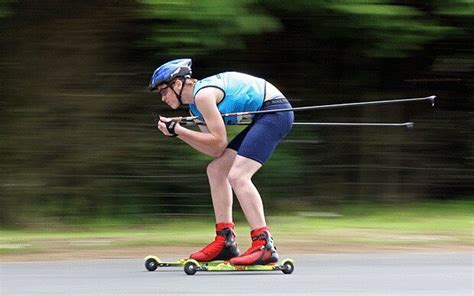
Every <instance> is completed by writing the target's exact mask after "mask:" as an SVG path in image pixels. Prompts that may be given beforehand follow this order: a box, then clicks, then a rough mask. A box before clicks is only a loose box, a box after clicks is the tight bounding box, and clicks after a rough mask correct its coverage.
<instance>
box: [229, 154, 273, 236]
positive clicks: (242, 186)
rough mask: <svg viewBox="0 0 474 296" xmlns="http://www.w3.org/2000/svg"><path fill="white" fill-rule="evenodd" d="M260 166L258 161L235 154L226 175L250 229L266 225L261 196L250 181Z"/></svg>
mask: <svg viewBox="0 0 474 296" xmlns="http://www.w3.org/2000/svg"><path fill="white" fill-rule="evenodd" d="M261 167H262V165H261V164H260V163H259V162H257V161H255V160H252V159H250V158H246V157H243V156H240V155H237V156H236V157H235V161H234V163H233V165H232V168H231V169H230V171H229V176H228V180H229V182H230V184H231V186H232V189H233V190H234V192H235V194H236V195H237V199H238V200H239V203H240V207H241V208H242V211H243V212H244V214H245V217H246V218H247V221H248V222H249V225H250V228H251V229H257V228H261V227H264V226H266V222H265V214H264V210H263V202H262V198H261V197H260V193H258V190H257V188H256V187H255V185H254V184H253V183H252V177H253V175H254V174H255V173H256V172H257V171H258V170H259V169H260V168H261Z"/></svg>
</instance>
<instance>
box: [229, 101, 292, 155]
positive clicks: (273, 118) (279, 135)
mask: <svg viewBox="0 0 474 296" xmlns="http://www.w3.org/2000/svg"><path fill="white" fill-rule="evenodd" d="M283 108H291V105H290V103H289V102H288V100H287V99H286V98H282V97H280V98H276V99H272V100H269V101H266V102H264V103H263V106H262V108H261V109H260V110H273V109H283ZM293 120H294V114H293V112H292V111H290V112H271V113H264V114H257V115H255V117H254V118H253V121H252V123H251V124H250V125H249V126H248V127H247V128H245V129H244V130H243V131H241V132H240V133H239V134H238V135H237V136H235V138H234V139H232V141H231V142H230V143H229V145H227V148H230V149H232V150H234V151H237V154H238V155H241V156H244V157H247V158H250V159H253V160H255V161H258V162H259V163H261V164H264V163H265V162H266V161H267V160H268V159H269V158H270V156H271V155H272V153H273V151H274V150H275V148H276V146H277V145H278V144H279V143H280V142H281V140H283V139H284V138H285V137H286V135H288V133H289V132H290V130H291V127H292V125H293Z"/></svg>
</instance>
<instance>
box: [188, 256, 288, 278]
mask: <svg viewBox="0 0 474 296" xmlns="http://www.w3.org/2000/svg"><path fill="white" fill-rule="evenodd" d="M276 270H279V271H281V272H283V273H284V274H291V273H293V271H294V270H295V266H294V262H293V260H291V259H286V260H284V261H283V263H282V264H281V265H279V264H266V265H232V264H230V263H229V262H228V261H211V262H198V261H196V260H193V259H190V260H187V261H186V263H185V264H184V273H186V274H187V275H195V274H196V272H198V271H199V272H201V271H207V272H232V271H259V272H260V271H261V272H264V271H276Z"/></svg>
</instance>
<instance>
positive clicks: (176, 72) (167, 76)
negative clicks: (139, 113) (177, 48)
mask: <svg viewBox="0 0 474 296" xmlns="http://www.w3.org/2000/svg"><path fill="white" fill-rule="evenodd" d="M191 65H192V61H191V59H177V60H172V61H169V62H167V63H165V64H163V65H161V66H160V67H158V68H156V70H155V72H153V75H152V76H151V80H150V84H149V85H148V88H149V89H150V91H153V90H155V89H157V88H158V85H160V84H163V83H164V84H168V83H170V82H171V81H172V80H173V79H175V78H177V77H184V78H190V77H191V74H192V70H191Z"/></svg>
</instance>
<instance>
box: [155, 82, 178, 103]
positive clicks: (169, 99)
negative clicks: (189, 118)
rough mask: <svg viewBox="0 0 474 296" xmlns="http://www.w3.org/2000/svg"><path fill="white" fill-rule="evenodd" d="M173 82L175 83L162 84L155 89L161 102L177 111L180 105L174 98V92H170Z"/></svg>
mask: <svg viewBox="0 0 474 296" xmlns="http://www.w3.org/2000/svg"><path fill="white" fill-rule="evenodd" d="M175 82H176V81H173V82H171V83H170V84H162V85H160V86H158V88H157V91H158V93H159V94H160V97H161V100H162V101H163V102H165V103H166V104H168V106H170V107H171V108H173V109H177V108H178V107H179V106H180V105H181V104H180V103H179V101H178V98H177V97H176V94H175V92H174V91H173V90H171V88H173V87H174V84H175Z"/></svg>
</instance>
